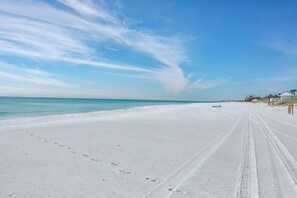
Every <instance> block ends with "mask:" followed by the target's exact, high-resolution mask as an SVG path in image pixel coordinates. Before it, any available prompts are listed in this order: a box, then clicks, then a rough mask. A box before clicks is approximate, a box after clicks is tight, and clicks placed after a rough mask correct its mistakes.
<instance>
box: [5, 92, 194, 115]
mask: <svg viewBox="0 0 297 198" xmlns="http://www.w3.org/2000/svg"><path fill="white" fill-rule="evenodd" d="M187 103H191V102H185V101H157V100H115V99H65V98H63V99H62V98H15V97H0V119H7V118H16V117H30V116H43V115H58V114H67V113H81V112H92V111H103V110H115V109H124V108H129V107H134V106H147V105H166V104H187Z"/></svg>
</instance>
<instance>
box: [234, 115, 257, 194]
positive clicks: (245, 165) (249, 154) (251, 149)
mask: <svg viewBox="0 0 297 198" xmlns="http://www.w3.org/2000/svg"><path fill="white" fill-rule="evenodd" d="M244 133H245V134H244V141H243V146H244V149H243V156H242V167H241V171H242V175H241V180H240V185H239V187H238V191H237V197H238V198H243V197H253V198H258V197H259V184H258V171H257V160H256V148H255V141H254V133H253V130H252V122H251V115H250V112H249V113H248V116H247V119H246V127H245V132H244Z"/></svg>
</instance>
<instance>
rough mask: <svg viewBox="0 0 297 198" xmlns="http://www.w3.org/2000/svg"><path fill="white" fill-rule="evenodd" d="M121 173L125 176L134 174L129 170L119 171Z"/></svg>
mask: <svg viewBox="0 0 297 198" xmlns="http://www.w3.org/2000/svg"><path fill="white" fill-rule="evenodd" d="M119 172H120V173H125V174H129V175H130V174H132V172H131V171H127V170H125V169H119Z"/></svg>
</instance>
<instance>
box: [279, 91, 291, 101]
mask: <svg viewBox="0 0 297 198" xmlns="http://www.w3.org/2000/svg"><path fill="white" fill-rule="evenodd" d="M280 96H281V98H280V101H281V102H287V101H289V100H292V98H293V95H292V94H291V93H289V92H284V93H282V94H281V95H280Z"/></svg>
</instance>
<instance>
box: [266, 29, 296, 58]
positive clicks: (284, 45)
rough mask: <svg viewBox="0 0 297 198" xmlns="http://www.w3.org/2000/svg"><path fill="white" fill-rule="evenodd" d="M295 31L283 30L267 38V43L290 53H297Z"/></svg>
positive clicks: (270, 46) (285, 52) (278, 49)
mask: <svg viewBox="0 0 297 198" xmlns="http://www.w3.org/2000/svg"><path fill="white" fill-rule="evenodd" d="M296 33H297V32H296V31H295V32H283V33H279V34H278V35H277V36H271V37H270V38H269V39H266V42H265V45H266V46H267V47H269V48H272V49H274V50H277V51H279V52H282V53H284V54H288V55H297V36H296Z"/></svg>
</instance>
